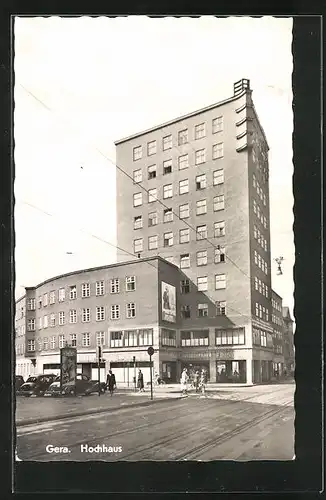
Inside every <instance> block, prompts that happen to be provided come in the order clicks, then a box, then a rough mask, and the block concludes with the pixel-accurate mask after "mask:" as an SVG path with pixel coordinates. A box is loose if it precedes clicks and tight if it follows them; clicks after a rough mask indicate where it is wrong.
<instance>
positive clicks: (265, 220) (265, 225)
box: [264, 215, 267, 229]
mask: <svg viewBox="0 0 326 500" xmlns="http://www.w3.org/2000/svg"><path fill="white" fill-rule="evenodd" d="M264 228H265V229H267V219H266V217H265V215H264Z"/></svg>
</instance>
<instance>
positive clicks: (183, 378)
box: [180, 368, 189, 396]
mask: <svg viewBox="0 0 326 500" xmlns="http://www.w3.org/2000/svg"><path fill="white" fill-rule="evenodd" d="M188 380H189V376H188V373H187V368H184V369H183V371H182V374H181V379H180V383H181V391H182V394H183V395H184V396H187V395H188V390H187V383H188Z"/></svg>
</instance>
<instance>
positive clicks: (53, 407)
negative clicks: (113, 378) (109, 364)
mask: <svg viewBox="0 0 326 500" xmlns="http://www.w3.org/2000/svg"><path fill="white" fill-rule="evenodd" d="M179 397H180V391H179V392H178V394H175V395H172V394H168V393H166V394H162V395H157V394H156V395H155V394H153V400H151V399H150V391H148V392H145V393H135V392H132V393H126V392H125V391H123V392H122V393H121V392H117V393H116V394H114V395H113V396H112V397H111V396H110V395H109V394H108V393H106V394H103V395H101V396H98V395H97V394H92V395H91V396H79V397H74V398H44V397H40V398H24V397H17V399H16V425H17V426H21V425H29V424H34V423H38V422H46V421H48V420H60V419H63V418H70V417H78V416H82V415H88V414H91V413H104V412H106V411H108V410H110V411H117V410H121V409H122V408H127V407H130V406H135V407H139V406H147V405H152V404H157V403H164V402H166V401H169V400H173V399H178V398H179Z"/></svg>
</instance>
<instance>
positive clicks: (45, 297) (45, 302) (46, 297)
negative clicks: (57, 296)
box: [43, 293, 48, 307]
mask: <svg viewBox="0 0 326 500" xmlns="http://www.w3.org/2000/svg"><path fill="white" fill-rule="evenodd" d="M47 305H48V294H47V293H45V294H44V295H43V307H46V306H47Z"/></svg>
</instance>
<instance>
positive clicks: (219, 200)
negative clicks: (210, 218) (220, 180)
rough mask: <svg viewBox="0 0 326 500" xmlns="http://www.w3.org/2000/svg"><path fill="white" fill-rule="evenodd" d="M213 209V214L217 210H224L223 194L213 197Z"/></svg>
mask: <svg viewBox="0 0 326 500" xmlns="http://www.w3.org/2000/svg"><path fill="white" fill-rule="evenodd" d="M213 209H214V212H217V211H218V210H223V209H224V194H221V195H219V196H215V197H214V200H213Z"/></svg>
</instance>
